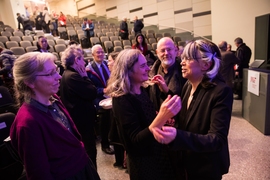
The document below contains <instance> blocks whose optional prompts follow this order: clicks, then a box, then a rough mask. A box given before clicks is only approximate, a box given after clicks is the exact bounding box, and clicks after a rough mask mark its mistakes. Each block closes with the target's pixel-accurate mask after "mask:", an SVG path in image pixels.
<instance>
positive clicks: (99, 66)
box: [94, 61, 110, 85]
mask: <svg viewBox="0 0 270 180" xmlns="http://www.w3.org/2000/svg"><path fill="white" fill-rule="evenodd" d="M94 63H95V64H96V65H97V67H98V69H99V72H100V74H101V76H102V77H101V78H102V79H103V81H104V83H105V85H106V84H107V82H106V80H105V77H104V75H103V71H102V68H101V65H103V66H104V69H105V70H106V72H107V74H108V76H110V72H109V70H108V68H107V67H106V65H105V64H104V63H103V62H102V63H101V64H99V63H97V62H96V61H94Z"/></svg>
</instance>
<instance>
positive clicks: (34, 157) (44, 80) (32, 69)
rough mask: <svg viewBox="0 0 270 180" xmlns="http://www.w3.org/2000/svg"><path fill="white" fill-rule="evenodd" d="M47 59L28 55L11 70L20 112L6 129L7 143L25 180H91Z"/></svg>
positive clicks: (51, 60) (47, 55) (87, 161)
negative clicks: (13, 151) (17, 156)
mask: <svg viewBox="0 0 270 180" xmlns="http://www.w3.org/2000/svg"><path fill="white" fill-rule="evenodd" d="M54 61H55V56H54V55H52V54H51V53H39V52H29V53H26V54H24V55H22V56H20V57H19V58H18V59H17V60H16V62H15V64H14V68H13V74H14V82H15V91H16V100H17V103H18V106H20V109H19V111H18V113H17V115H16V117H15V120H14V122H13V124H12V126H11V128H10V138H11V143H12V145H13V147H14V148H15V150H16V151H17V152H18V154H19V157H20V158H21V160H22V162H23V165H24V168H25V171H26V177H27V179H28V180H37V179H38V180H53V179H94V180H99V179H100V178H99V175H98V174H97V171H96V169H95V167H94V165H93V163H92V162H91V160H90V159H89V157H88V156H87V154H86V152H85V149H84V145H83V143H82V141H81V136H80V134H79V132H78V130H77V128H76V126H75V124H74V122H73V120H72V119H71V117H70V115H69V113H68V111H67V109H66V108H65V107H64V105H63V104H62V102H61V100H60V98H59V97H58V96H57V95H55V94H56V93H57V91H58V89H59V86H60V83H59V81H60V79H61V76H60V75H59V74H58V72H57V68H56V66H55V64H54Z"/></svg>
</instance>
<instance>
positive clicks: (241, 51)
mask: <svg viewBox="0 0 270 180" xmlns="http://www.w3.org/2000/svg"><path fill="white" fill-rule="evenodd" d="M251 54H252V52H251V50H250V48H249V47H248V46H247V45H246V44H245V43H243V44H241V45H240V46H239V47H238V48H237V49H236V57H238V59H239V60H240V63H239V67H238V69H237V70H236V71H238V72H239V77H240V78H242V77H243V69H244V68H248V67H249V61H250V57H251Z"/></svg>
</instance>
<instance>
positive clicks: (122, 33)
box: [119, 17, 129, 40]
mask: <svg viewBox="0 0 270 180" xmlns="http://www.w3.org/2000/svg"><path fill="white" fill-rule="evenodd" d="M128 34H129V33H128V25H127V18H126V17H124V18H123V21H122V22H121V24H120V30H119V36H120V37H121V39H122V40H125V39H128Z"/></svg>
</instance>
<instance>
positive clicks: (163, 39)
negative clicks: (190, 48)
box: [157, 37, 174, 49]
mask: <svg viewBox="0 0 270 180" xmlns="http://www.w3.org/2000/svg"><path fill="white" fill-rule="evenodd" d="M168 43H169V44H173V45H174V42H173V40H172V39H171V38H169V37H163V38H161V39H160V40H159V41H158V43H157V49H159V48H160V46H161V45H163V44H168Z"/></svg>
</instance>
